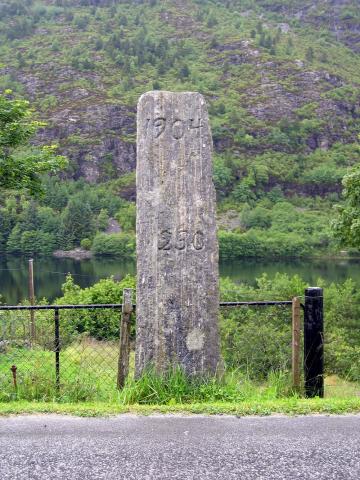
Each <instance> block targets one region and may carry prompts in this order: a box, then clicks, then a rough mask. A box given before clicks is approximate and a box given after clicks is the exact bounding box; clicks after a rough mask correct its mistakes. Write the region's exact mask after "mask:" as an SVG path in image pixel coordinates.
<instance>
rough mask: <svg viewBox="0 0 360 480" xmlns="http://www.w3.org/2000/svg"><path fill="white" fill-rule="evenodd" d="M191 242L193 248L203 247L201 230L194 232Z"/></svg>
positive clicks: (200, 248)
mask: <svg viewBox="0 0 360 480" xmlns="http://www.w3.org/2000/svg"><path fill="white" fill-rule="evenodd" d="M192 243H193V246H194V248H195V250H202V249H203V248H204V234H203V232H202V231H201V230H197V231H196V232H195V234H194V236H193V241H192Z"/></svg>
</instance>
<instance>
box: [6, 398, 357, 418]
mask: <svg viewBox="0 0 360 480" xmlns="http://www.w3.org/2000/svg"><path fill="white" fill-rule="evenodd" d="M40 413H56V414H65V415H76V416H82V417H96V416H110V415H118V414H122V413H132V414H137V415H150V414H155V413H161V414H180V413H183V414H205V415H237V416H248V415H260V416H261V415H262V416H265V415H274V414H285V415H309V414H348V413H360V398H356V397H353V398H325V399H320V398H314V399H303V398H296V397H292V398H282V399H276V400H262V401H245V402H239V403H230V402H213V403H192V404H174V405H139V404H135V405H121V404H114V403H102V402H97V403H76V404H74V403H56V402H28V401H14V402H7V403H0V415H2V416H3V415H12V414H40Z"/></svg>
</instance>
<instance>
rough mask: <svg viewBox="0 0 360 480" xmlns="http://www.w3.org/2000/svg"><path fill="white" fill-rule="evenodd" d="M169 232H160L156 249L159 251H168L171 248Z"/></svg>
mask: <svg viewBox="0 0 360 480" xmlns="http://www.w3.org/2000/svg"><path fill="white" fill-rule="evenodd" d="M170 242H171V230H167V229H166V230H161V232H160V236H159V241H158V249H159V250H170V248H171V244H170Z"/></svg>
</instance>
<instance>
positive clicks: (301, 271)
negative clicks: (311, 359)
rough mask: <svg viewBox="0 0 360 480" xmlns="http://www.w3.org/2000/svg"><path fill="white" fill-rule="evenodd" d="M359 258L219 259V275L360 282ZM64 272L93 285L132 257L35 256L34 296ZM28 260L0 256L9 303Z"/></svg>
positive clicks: (117, 274)
mask: <svg viewBox="0 0 360 480" xmlns="http://www.w3.org/2000/svg"><path fill="white" fill-rule="evenodd" d="M359 266H360V260H359V259H357V260H345V259H327V260H324V259H311V260H299V259H242V260H238V261H230V262H221V263H220V275H221V276H222V277H230V278H231V279H232V280H234V281H236V282H246V283H250V284H253V283H255V280H256V278H258V277H260V276H261V275H262V274H263V273H264V272H266V273H267V274H268V275H269V277H272V276H274V275H275V273H276V272H282V273H288V274H289V275H295V274H298V275H300V276H301V277H302V278H304V279H305V281H306V282H308V284H309V285H316V284H317V280H318V278H319V277H321V278H324V279H325V280H327V281H335V282H343V281H344V280H346V279H347V278H349V277H351V278H353V279H354V280H355V281H357V282H359V283H360V269H359ZM67 272H70V273H71V274H72V275H73V276H74V280H75V282H76V283H77V284H78V285H80V286H81V287H87V286H89V285H92V284H93V283H95V282H96V281H98V280H99V279H100V278H106V277H108V276H110V275H113V276H114V278H116V279H121V278H123V277H124V276H125V275H126V274H127V273H130V274H135V262H134V261H120V260H114V259H110V258H101V259H90V260H82V261H77V260H73V259H69V258H64V259H60V258H37V259H35V260H34V280H35V292H36V296H37V298H42V297H46V298H48V299H49V300H50V301H52V300H53V299H54V298H56V297H57V296H59V295H61V285H62V284H63V283H64V280H65V276H66V274H67ZM27 275H28V261H27V259H26V258H24V257H16V256H10V255H8V256H2V257H1V258H0V294H1V296H2V301H3V302H4V303H5V302H6V303H8V304H16V303H19V302H21V301H22V300H23V299H24V298H25V297H26V296H27V294H28V293H27V292H28V276H27Z"/></svg>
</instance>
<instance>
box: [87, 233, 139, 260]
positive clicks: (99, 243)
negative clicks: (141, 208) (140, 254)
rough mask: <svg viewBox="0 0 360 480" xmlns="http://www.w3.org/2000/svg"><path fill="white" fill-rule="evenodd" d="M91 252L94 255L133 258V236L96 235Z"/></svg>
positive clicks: (126, 234)
mask: <svg viewBox="0 0 360 480" xmlns="http://www.w3.org/2000/svg"><path fill="white" fill-rule="evenodd" d="M91 251H92V252H93V253H94V255H109V256H113V257H122V258H133V257H134V255H135V235H131V234H128V233H111V234H106V233H98V234H97V235H96V236H95V238H94V241H93V244H92V247H91Z"/></svg>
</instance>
